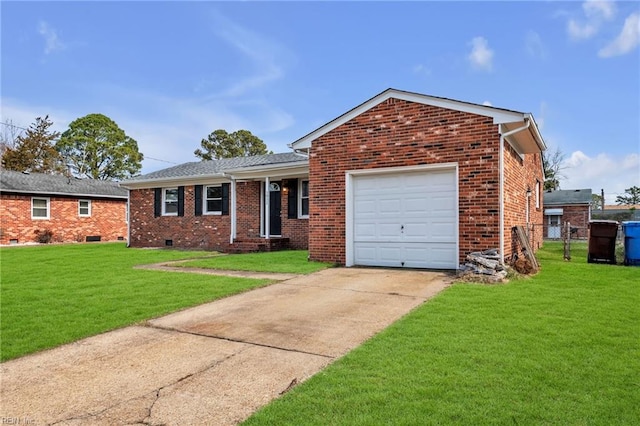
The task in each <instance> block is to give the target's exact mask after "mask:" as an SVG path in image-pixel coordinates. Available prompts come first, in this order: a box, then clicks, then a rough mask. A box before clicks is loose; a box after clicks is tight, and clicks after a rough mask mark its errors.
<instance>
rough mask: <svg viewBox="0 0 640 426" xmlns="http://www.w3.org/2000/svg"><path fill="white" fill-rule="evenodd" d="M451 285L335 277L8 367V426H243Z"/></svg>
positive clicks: (211, 306) (281, 286)
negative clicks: (257, 412) (276, 399)
mask: <svg viewBox="0 0 640 426" xmlns="http://www.w3.org/2000/svg"><path fill="white" fill-rule="evenodd" d="M448 283H449V279H448V277H447V276H446V275H444V274H441V273H436V272H426V271H407V270H388V269H362V268H332V269H327V270H324V271H321V272H318V273H315V274H312V275H308V276H299V277H295V278H292V279H289V280H286V281H283V282H280V283H277V284H273V285H271V286H268V287H263V288H260V289H257V290H252V291H249V292H246V293H243V294H240V295H236V296H231V297H228V298H226V299H222V300H218V301H215V302H211V303H208V304H205V305H201V306H198V307H195V308H191V309H187V310H184V311H181V312H178V313H175V314H172V315H168V316H165V317H162V318H158V319H155V320H152V321H149V322H147V323H146V324H142V325H137V326H132V327H127V328H123V329H120V330H116V331H112V332H108V333H104V334H101V335H98V336H94V337H90V338H87V339H84V340H81V341H78V342H75V343H72V344H69V345H64V346H61V347H58V348H55V349H52V350H48V351H44V352H41V353H37V354H34V355H30V356H25V357H22V358H18V359H16V360H12V361H8V362H6V363H3V364H0V368H1V373H2V377H1V380H2V382H1V389H0V397H1V400H0V418H1V419H2V421H3V422H4V423H6V422H7V420H6V419H9V421H13V422H14V424H18V422H19V424H34V425H36V424H37V425H41V424H56V425H83V424H91V425H124V424H128V425H132V424H134V425H135V424H146V425H177V424H194V425H196V424H216V425H231V424H237V423H239V422H241V421H243V420H244V419H246V418H247V417H248V416H249V415H251V413H253V412H254V411H255V410H256V409H258V408H259V407H261V406H263V405H265V404H267V403H268V402H269V401H271V400H272V399H274V398H276V397H278V396H279V395H281V394H282V393H284V392H286V391H287V390H288V389H290V388H291V387H293V386H295V385H296V384H298V383H300V382H302V381H304V380H306V379H307V378H309V377H310V376H312V375H313V374H315V373H316V372H318V371H319V370H321V369H322V368H324V367H325V366H326V365H328V364H330V363H331V362H333V361H334V360H335V359H336V358H338V357H340V356H342V355H344V354H345V353H347V352H348V351H349V350H351V349H353V348H354V347H356V346H358V345H360V344H361V343H362V342H364V341H365V340H367V339H368V338H370V337H371V336H373V335H374V334H376V333H377V332H379V331H380V330H382V329H384V328H386V327H387V326H388V325H389V324H391V323H392V322H394V321H395V320H397V319H398V318H400V317H402V316H403V315H405V314H406V313H408V312H409V311H411V310H412V309H413V308H415V307H416V306H418V305H420V304H421V303H423V302H424V301H425V300H427V299H429V298H430V297H432V296H434V295H435V294H437V293H438V292H439V291H441V290H442V289H444V288H445V287H446V286H447V285H448Z"/></svg>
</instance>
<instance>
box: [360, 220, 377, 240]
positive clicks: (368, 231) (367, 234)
mask: <svg viewBox="0 0 640 426" xmlns="http://www.w3.org/2000/svg"><path fill="white" fill-rule="evenodd" d="M354 231H355V235H356V240H369V241H371V240H374V239H376V238H377V237H378V234H377V231H376V223H375V222H374V223H357V224H356V226H355V230H354Z"/></svg>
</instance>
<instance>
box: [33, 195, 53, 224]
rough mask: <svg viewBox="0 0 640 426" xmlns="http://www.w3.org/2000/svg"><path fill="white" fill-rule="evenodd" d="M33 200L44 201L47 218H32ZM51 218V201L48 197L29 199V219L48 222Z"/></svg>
mask: <svg viewBox="0 0 640 426" xmlns="http://www.w3.org/2000/svg"><path fill="white" fill-rule="evenodd" d="M34 200H44V201H46V202H47V216H46V217H42V216H34V215H33V201H34ZM50 217H51V199H50V198H49V197H31V219H34V220H48V219H49V218H50Z"/></svg>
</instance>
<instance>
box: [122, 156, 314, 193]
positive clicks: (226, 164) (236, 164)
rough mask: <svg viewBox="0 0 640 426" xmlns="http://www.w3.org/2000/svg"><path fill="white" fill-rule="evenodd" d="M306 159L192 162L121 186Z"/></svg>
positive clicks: (260, 158)
mask: <svg viewBox="0 0 640 426" xmlns="http://www.w3.org/2000/svg"><path fill="white" fill-rule="evenodd" d="M305 161H307V158H306V157H304V156H301V155H299V154H296V153H294V152H286V153H283V154H266V155H254V156H251V157H234V158H223V159H220V160H208V161H194V162H190V163H184V164H179V165H177V166H173V167H169V168H167V169H162V170H157V171H155V172H151V173H147V174H145V175H142V176H137V177H135V178H132V179H127V180H125V181H123V182H122V183H123V184H125V185H126V184H127V183H130V182H131V183H133V182H137V181H148V180H153V179H158V180H161V179H173V178H181V177H194V176H211V175H216V174H220V173H222V172H224V171H228V170H237V169H243V168H250V167H257V166H269V165H273V166H277V165H278V164H285V163H296V162H300V163H304V162H305Z"/></svg>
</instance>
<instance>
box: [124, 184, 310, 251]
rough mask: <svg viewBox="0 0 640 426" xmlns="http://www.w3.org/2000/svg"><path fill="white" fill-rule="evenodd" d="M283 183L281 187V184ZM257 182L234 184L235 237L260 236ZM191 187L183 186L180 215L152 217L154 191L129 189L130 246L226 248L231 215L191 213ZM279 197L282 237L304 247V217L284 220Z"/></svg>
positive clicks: (291, 244)
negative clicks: (181, 213)
mask: <svg viewBox="0 0 640 426" xmlns="http://www.w3.org/2000/svg"><path fill="white" fill-rule="evenodd" d="M285 184H286V182H283V184H282V185H281V187H284V186H285ZM261 185H263V183H261V182H238V183H236V192H237V198H236V215H237V216H236V238H237V240H246V239H257V238H260V186H261ZM194 188H195V187H194V186H193V185H191V186H185V189H184V216H180V217H179V216H159V217H154V190H153V189H152V188H150V189H134V190H131V192H130V203H131V209H130V215H131V246H133V247H165V246H166V243H167V241H169V240H170V241H171V244H172V246H173V247H178V248H192V249H202V250H216V251H222V252H226V251H230V250H231V247H230V241H229V238H230V234H231V215H230V214H229V215H201V216H196V215H195V189H194ZM281 196H282V209H281V211H282V214H281V216H282V237H285V238H289V244H288V246H289V248H292V249H306V248H307V234H308V232H307V222H308V220H306V219H287V197H286V195H285V194H284V192H283V193H282V194H281Z"/></svg>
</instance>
